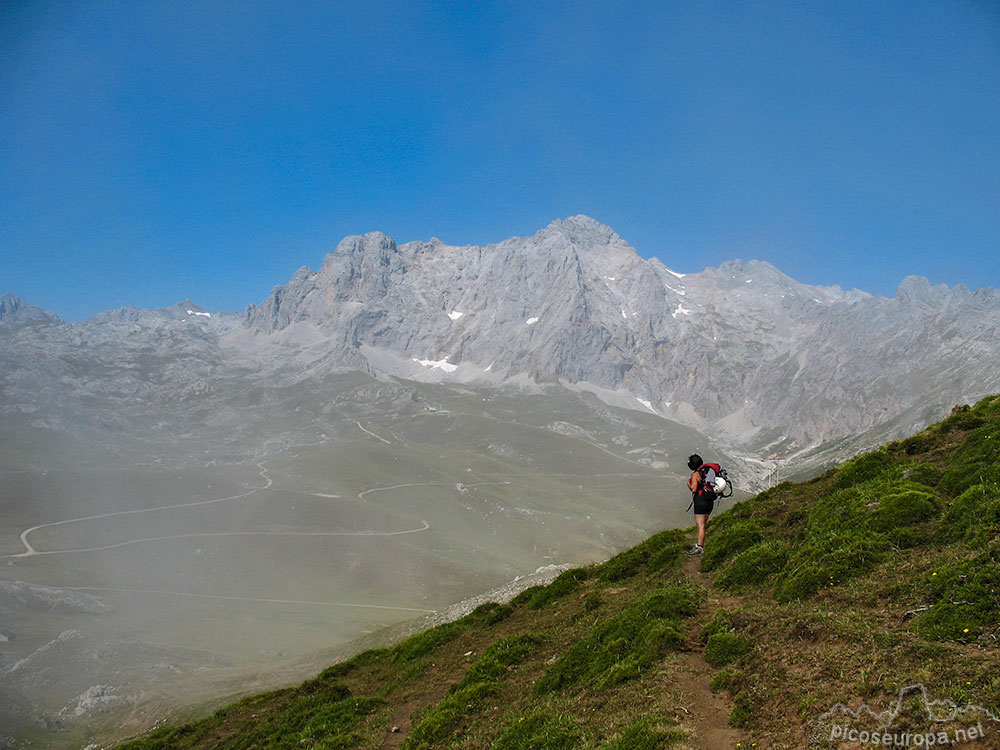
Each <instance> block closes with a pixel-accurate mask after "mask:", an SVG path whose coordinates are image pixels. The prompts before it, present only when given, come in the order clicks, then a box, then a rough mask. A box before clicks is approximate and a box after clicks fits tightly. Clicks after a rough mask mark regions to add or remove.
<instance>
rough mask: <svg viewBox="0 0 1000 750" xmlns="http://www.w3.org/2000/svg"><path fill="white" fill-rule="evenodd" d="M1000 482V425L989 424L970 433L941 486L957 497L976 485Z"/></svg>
mask: <svg viewBox="0 0 1000 750" xmlns="http://www.w3.org/2000/svg"><path fill="white" fill-rule="evenodd" d="M996 483H1000V426H998V425H997V424H996V423H995V422H994V423H990V424H986V425H984V426H982V427H980V428H979V429H977V430H974V431H973V432H971V433H969V434H968V435H967V436H966V438H965V442H963V443H962V445H960V446H959V447H958V448H957V449H956V450H955V453H954V454H953V456H952V460H951V466H949V468H948V469H947V470H946V471H945V472H944V474H942V476H941V481H940V482H939V483H938V489H940V490H941V491H943V492H945V493H946V494H948V495H950V496H952V497H957V496H958V495H960V494H961V493H963V492H964V491H965V490H967V489H968V488H969V487H972V486H973V485H976V484H996Z"/></svg>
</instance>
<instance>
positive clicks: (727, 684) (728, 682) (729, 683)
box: [708, 667, 740, 693]
mask: <svg viewBox="0 0 1000 750" xmlns="http://www.w3.org/2000/svg"><path fill="white" fill-rule="evenodd" d="M739 684H740V673H739V672H738V671H736V670H735V669H733V668H732V667H726V668H725V669H720V670H719V671H718V672H716V673H715V674H714V675H712V679H711V680H709V681H708V689H709V690H711V691H712V692H713V693H718V692H721V691H723V690H726V691H729V690H732V689H733V688H734V687H736V686H737V685H739Z"/></svg>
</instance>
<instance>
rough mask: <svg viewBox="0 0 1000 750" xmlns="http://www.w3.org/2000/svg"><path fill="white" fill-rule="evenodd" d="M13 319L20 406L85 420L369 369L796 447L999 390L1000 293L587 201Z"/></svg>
mask: <svg viewBox="0 0 1000 750" xmlns="http://www.w3.org/2000/svg"><path fill="white" fill-rule="evenodd" d="M0 321H2V322H5V323H7V322H10V323H12V324H11V325H6V326H0V340H2V341H3V346H2V348H0V389H2V391H0V392H2V394H3V396H2V398H3V406H2V408H3V410H4V411H5V412H7V413H11V412H16V413H23V414H28V413H30V414H32V415H34V420H35V422H36V423H37V424H41V425H44V426H48V427H50V428H56V429H60V428H62V429H67V430H70V431H71V430H72V429H78V428H79V425H80V424H82V423H86V422H88V420H90V422H91V423H93V421H94V420H95V419H98V418H97V417H96V416H95V415H94V414H93V413H90V414H89V415H88V406H87V405H88V403H89V404H94V403H100V404H101V405H102V408H101V409H100V417H99V421H101V420H103V421H104V422H108V423H114V424H113V429H126V428H128V427H129V426H135V424H138V423H143V422H144V421H145V422H147V423H148V424H147V426H149V425H154V424H156V423H158V422H161V421H162V415H158V414H157V409H159V408H160V407H162V406H163V405H170V407H171V411H172V413H173V415H174V417H173V418H175V419H178V420H180V421H181V422H183V421H184V420H185V419H188V420H189V421H190V422H191V425H190V427H191V429H192V430H195V429H196V426H195V425H196V423H198V424H200V423H201V422H203V421H204V419H203V418H204V414H205V413H206V412H207V411H210V406H211V405H212V404H219V403H224V402H226V401H227V400H229V399H232V398H233V394H234V393H235V392H237V391H243V392H246V391H248V390H252V389H253V388H259V387H263V388H275V387H279V386H280V387H285V386H287V385H289V384H291V383H297V382H305V381H316V380H317V379H323V378H328V377H331V376H333V375H336V374H338V373H345V372H349V371H361V372H364V373H367V374H368V375H371V376H375V377H377V378H381V379H383V380H385V381H386V382H387V383H389V382H392V379H393V378H398V379H403V380H417V381H420V380H435V381H445V382H454V383H461V384H464V385H466V386H475V385H476V384H482V385H484V386H490V387H496V386H516V387H521V388H538V387H560V386H561V387H565V388H569V389H573V390H579V391H590V392H592V393H595V394H597V395H598V396H599V397H600V398H602V399H603V400H605V401H606V402H608V403H610V404H612V405H616V406H626V407H629V408H633V409H638V410H641V411H646V412H650V413H655V414H657V415H659V416H661V417H663V418H665V419H668V420H672V421H676V422H680V423H682V424H685V425H688V426H692V427H695V428H696V429H698V430H701V431H702V432H704V433H705V434H707V435H710V436H712V437H713V438H714V439H716V440H717V441H718V442H719V443H720V444H721V445H725V446H728V447H730V448H732V449H733V450H738V451H740V452H741V453H744V454H747V455H756V456H760V457H772V458H778V459H780V458H787V457H790V456H795V455H797V454H802V453H803V452H806V451H809V450H814V449H816V448H818V447H820V446H824V445H829V444H831V442H832V441H833V442H836V441H840V440H843V439H845V437H847V436H855V435H859V434H864V433H867V432H869V431H874V432H873V433H872V434H876V435H877V436H878V437H879V439H886V438H888V437H892V436H894V435H902V434H906V433H908V432H911V431H912V430H913V429H914V428H915V427H918V426H921V425H922V424H926V423H927V422H929V421H930V420H932V419H934V418H937V417H939V416H940V415H941V414H942V413H944V412H945V411H946V410H947V409H948V408H950V407H951V406H952V405H954V404H955V403H958V402H965V401H969V400H974V399H976V398H978V397H980V396H982V395H984V394H986V393H990V392H994V391H997V390H1000V369H998V368H997V367H996V363H997V361H998V354H1000V344H998V341H1000V335H998V334H1000V331H998V328H1000V292H998V291H997V290H995V289H980V290H977V291H975V292H973V291H970V290H968V289H966V288H965V287H963V286H959V287H956V288H953V289H951V288H948V287H947V286H932V285H931V284H930V283H929V282H927V281H926V280H925V279H923V278H919V277H912V276H911V277H907V278H905V279H904V280H903V282H902V283H901V284H900V285H899V288H898V290H897V292H896V295H895V297H894V298H892V299H888V298H884V297H879V296H873V295H870V294H868V293H865V292H861V291H857V290H850V291H845V290H843V289H841V288H839V287H821V286H811V285H807V284H802V283H799V282H797V281H795V280H794V279H792V278H790V277H788V276H786V275H785V274H783V273H781V272H780V271H779V270H778V269H776V268H774V267H773V266H771V265H770V264H768V263H765V262H761V261H746V262H745V261H741V260H734V261H731V262H728V263H724V264H722V266H720V267H719V268H708V269H705V270H704V271H702V272H700V273H693V274H681V273H677V272H674V271H672V270H671V269H670V268H668V267H667V266H665V265H664V264H663V263H661V262H660V261H659V260H657V259H656V258H651V259H649V260H645V259H643V258H642V257H640V256H639V255H638V254H637V253H636V251H635V250H634V249H633V248H632V247H631V246H629V245H628V243H626V242H625V241H624V240H623V239H622V238H621V237H619V236H618V235H617V234H616V233H615V232H614V231H613V230H612V229H610V228H609V227H607V226H604V225H602V224H600V223H599V222H597V221H595V220H593V219H591V218H588V217H585V216H576V217H572V218H569V219H565V220H558V221H554V222H553V223H551V224H550V225H549V226H547V227H545V228H544V229H542V230H541V231H539V232H538V233H537V234H535V235H533V236H531V237H523V238H522V237H518V238H512V239H509V240H506V241H504V242H501V243H499V244H494V245H487V246H484V247H479V246H464V247H454V246H449V245H445V244H443V243H442V242H440V241H439V240H437V239H432V240H430V241H429V242H409V243H406V244H402V245H397V243H396V242H395V241H394V240H393V239H392V238H390V237H387V236H386V235H384V234H382V233H379V232H372V233H369V234H365V235H361V236H353V237H348V238H346V239H344V240H343V241H342V242H341V243H340V244H339V245H338V247H337V249H336V251H334V252H332V253H330V254H329V255H328V256H327V257H326V259H325V261H324V263H323V265H322V267H321V268H320V269H319V270H318V271H312V270H310V269H309V268H301V269H300V270H299V271H297V272H296V273H295V275H294V276H293V277H292V279H291V280H290V281H289V282H288V283H287V284H285V285H283V286H277V287H275V289H274V290H273V291H272V293H271V294H270V296H269V297H268V298H267V299H266V300H264V301H262V302H261V303H260V304H258V305H250V306H249V307H248V308H247V310H246V312H245V314H244V315H243V316H242V317H241V316H238V315H236V314H232V313H222V314H216V313H209V312H207V311H205V310H203V309H202V308H201V307H199V306H197V305H196V304H194V303H192V302H189V301H185V302H182V303H179V304H178V305H176V306H174V307H172V308H162V309H160V310H137V309H133V308H123V309H121V310H116V311H112V312H108V313H102V314H101V315H97V316H95V317H93V318H91V319H90V320H88V321H85V322H83V323H62V322H60V321H59V320H58V319H57V318H55V317H54V316H51V314H48V313H44V312H43V311H40V310H38V308H34V307H32V306H30V305H27V304H26V303H23V302H21V301H19V300H17V299H16V298H13V297H12V296H10V295H8V296H5V297H4V298H3V307H2V317H0ZM95 399H96V401H95ZM116 405H118V406H120V407H122V408H123V409H124V412H121V413H118V412H116V409H115V406H116ZM126 412H127V413H128V414H129V416H127V417H124V416H122V415H121V414H122V413H126ZM66 414H74V415H75V422H74V421H73V420H68V419H67V418H66V417H65V415H66ZM185 415H187V416H185ZM192 415H196V416H192ZM234 419H235V418H234ZM209 421H211V420H209ZM91 426H92V427H94V426H95V425H94V424H91ZM227 429H228V428H227Z"/></svg>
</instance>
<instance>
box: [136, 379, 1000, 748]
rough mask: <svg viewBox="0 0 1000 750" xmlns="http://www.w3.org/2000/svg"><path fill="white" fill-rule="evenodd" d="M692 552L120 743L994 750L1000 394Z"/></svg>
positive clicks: (751, 510) (755, 514)
mask: <svg viewBox="0 0 1000 750" xmlns="http://www.w3.org/2000/svg"><path fill="white" fill-rule="evenodd" d="M690 542H691V532H690V530H672V531H665V532H662V533H660V534H657V535H655V536H653V537H651V538H650V539H648V540H646V541H645V542H643V543H642V544H640V545H638V546H637V547H634V548H632V549H630V550H627V551H625V552H623V553H621V554H620V555H618V556H616V557H614V558H612V559H610V560H608V561H607V562H604V563H602V564H599V565H594V566H590V567H586V568H578V569H574V570H570V571H567V572H565V573H563V574H562V575H561V576H559V578H557V579H556V580H555V581H554V582H553V583H551V584H550V585H548V586H544V587H543V586H539V587H535V588H532V589H528V590H527V591H524V592H523V593H521V594H520V595H519V596H518V597H516V598H515V599H514V600H513V601H511V602H510V603H509V604H485V605H483V606H481V607H479V608H478V609H476V610H475V611H474V612H473V613H471V614H470V615H468V616H466V617H464V618H462V619H460V620H457V621H455V622H452V623H448V624H445V625H441V626H438V627H435V628H433V629H430V630H427V631H425V632H422V633H419V634H417V635H414V636H412V637H410V638H408V639H406V640H404V641H402V642H401V643H399V644H397V645H395V646H393V647H391V648H385V649H378V650H372V651H367V652H364V653H362V654H359V655H358V656H356V657H354V658H353V659H351V660H349V661H346V662H343V663H340V664H336V665H334V666H332V667H330V668H329V669H327V670H326V671H324V672H322V673H321V674H320V675H319V676H318V677H316V678H315V679H313V680H310V681H308V682H306V683H304V684H302V685H300V686H298V687H295V688H288V689H282V690H276V691H272V692H269V693H264V694H261V695H257V696H253V697H250V698H247V699H244V700H242V701H240V702H238V703H236V704H233V705H231V706H228V707H226V708H223V709H221V710H219V711H217V712H215V713H214V714H213V715H211V716H208V717H206V718H204V719H202V720H200V721H197V722H194V723H191V724H188V725H184V726H179V727H167V728H160V729H158V730H156V731H154V732H153V733H151V734H149V735H147V736H146V737H143V738H141V739H138V740H134V741H132V742H129V743H127V744H125V745H122V746H121V747H122V748H127V749H128V750H152V749H154V748H157V749H158V748H233V749H236V748H247V749H249V748H322V749H328V748H354V747H357V748H391V747H401V748H405V749H407V750H417V749H420V748H438V747H467V748H484V747H485V748H495V749H496V750H508V749H527V748H566V749H570V748H601V749H602V750H610V749H612V748H667V747H676V748H723V747H734V748H736V747H760V748H801V747H860V746H861V745H860V744H857V743H855V744H845V738H847V737H848V734H847V732H848V731H849V730H850V729H851V728H853V729H854V731H855V734H854V735H851V736H854V737H857V736H858V734H857V731H858V730H860V731H867V732H870V733H872V734H873V733H874V732H875V731H876V730H877V729H879V727H878V726H877V725H879V724H885V725H886V727H885V731H887V732H896V733H897V734H900V733H906V732H912V733H913V735H912V736H913V737H916V736H917V735H918V734H921V733H926V732H927V731H932V732H940V734H939V735H938V737H939V738H940V737H941V736H942V734H943V735H944V736H946V737H948V738H949V741H951V742H955V743H957V742H958V741H962V743H963V744H962V745H961V746H962V747H963V748H987V747H1000V721H998V720H997V719H996V718H995V717H998V716H1000V648H998V642H997V639H998V637H1000V396H993V397H989V398H986V399H984V400H983V401H981V402H979V403H978V404H977V405H976V406H974V407H972V408H964V409H958V410H956V411H955V412H954V413H953V414H952V416H951V417H949V418H948V419H946V420H944V421H943V422H941V423H938V424H936V425H933V426H931V427H929V428H927V429H926V430H924V431H923V432H921V433H919V434H917V435H914V436H912V437H910V438H908V439H906V440H902V441H898V442H894V443H889V444H887V445H885V446H883V447H882V448H881V449H880V450H878V451H876V452H874V453H869V454H866V455H863V456H859V457H857V458H855V459H852V460H851V461H848V462H847V463H845V464H844V465H842V466H840V467H839V468H836V469H832V470H830V471H828V472H826V473H824V474H823V475H821V476H819V477H816V478H814V479H812V480H810V481H808V482H804V483H799V484H791V483H786V484H783V485H780V486H778V487H775V488H773V489H771V490H768V491H767V492H764V493H761V494H760V495H758V496H756V497H754V498H752V499H750V500H747V501H745V502H743V503H740V504H739V505H737V506H735V507H733V508H732V509H730V510H728V511H726V512H723V513H720V514H719V515H718V516H717V517H715V518H713V519H712V521H711V524H710V535H709V541H708V545H707V548H706V554H705V556H704V557H703V558H700V559H699V558H688V557H687V556H686V555H685V554H684V549H685V547H686V546H688V545H689V544H690ZM928 700H938V701H944V702H943V703H939V704H934V705H935V706H936V708H935V711H937V714H935V715H934V716H929V715H928V712H927V708H926V707H925V706H926V705H927V704H926V701H928ZM864 707H868V708H870V710H871V711H872V713H871V714H869V713H865V712H864V711H862V710H860V709H863V708H864ZM938 709H941V710H938ZM945 709H946V710H945ZM879 712H889V713H886V714H885V715H884V716H881V717H876V716H875V714H878V713H879ZM892 712H894V713H892ZM949 712H950V713H949ZM890 714H891V715H890ZM938 714H940V715H938ZM945 714H947V715H945ZM956 731H958V732H962V733H963V734H961V735H959V734H948V733H950V732H956ZM838 733H839V734H838ZM921 736H924V735H923V734H921ZM911 744H913V743H911ZM939 744H941V743H940V742H939Z"/></svg>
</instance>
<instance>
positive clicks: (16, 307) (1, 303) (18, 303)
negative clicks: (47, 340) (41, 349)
mask: <svg viewBox="0 0 1000 750" xmlns="http://www.w3.org/2000/svg"><path fill="white" fill-rule="evenodd" d="M27 322H45V323H61V322H62V318H60V317H59V316H58V315H56V314H55V313H51V312H48V311H47V310H43V309H42V308H40V307H35V306H34V305H29V304H28V303H27V302H25V301H24V300H23V299H21V298H20V297H15V296H14V295H13V294H10V293H9V292H8V293H7V294H5V295H4V296H2V297H0V323H27Z"/></svg>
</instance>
